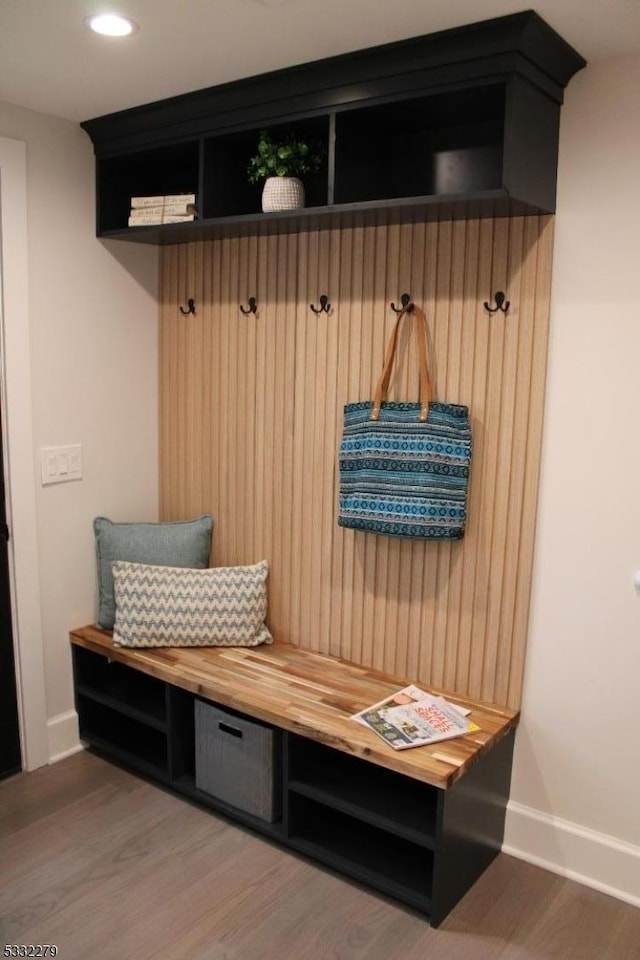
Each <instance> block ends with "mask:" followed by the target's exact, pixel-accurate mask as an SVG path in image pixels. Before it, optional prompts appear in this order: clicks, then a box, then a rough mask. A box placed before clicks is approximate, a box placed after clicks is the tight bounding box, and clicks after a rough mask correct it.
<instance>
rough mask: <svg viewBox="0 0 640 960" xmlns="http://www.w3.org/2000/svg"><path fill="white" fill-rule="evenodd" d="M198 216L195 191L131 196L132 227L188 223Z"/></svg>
mask: <svg viewBox="0 0 640 960" xmlns="http://www.w3.org/2000/svg"><path fill="white" fill-rule="evenodd" d="M196 216H197V210H196V195H195V193H174V194H169V195H168V196H165V197H131V212H130V213H129V226H130V227H149V226H154V225H157V224H159V223H188V222H189V221H190V220H195V219H196Z"/></svg>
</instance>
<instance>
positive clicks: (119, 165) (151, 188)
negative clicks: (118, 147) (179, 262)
mask: <svg viewBox="0 0 640 960" xmlns="http://www.w3.org/2000/svg"><path fill="white" fill-rule="evenodd" d="M199 172H200V143H199V141H198V140H193V141H188V142H186V143H183V142H179V143H174V144H170V145H168V146H165V147H157V148H155V149H153V150H143V151H141V152H139V153H137V152H136V153H125V154H122V155H121V156H114V157H108V158H106V157H105V158H104V159H103V160H102V161H101V163H100V166H99V169H98V177H97V208H98V232H105V231H111V230H123V229H130V230H131V232H132V233H135V231H136V230H142V231H144V230H145V229H146V228H145V227H132V228H128V227H127V222H128V219H129V212H130V208H131V198H132V197H136V196H167V195H170V194H179V193H193V194H196V201H197V200H198V188H199ZM173 226H175V225H174V224H169V225H168V229H169V230H170V229H171V228H172V227H173Z"/></svg>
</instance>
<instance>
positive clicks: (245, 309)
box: [238, 297, 258, 317]
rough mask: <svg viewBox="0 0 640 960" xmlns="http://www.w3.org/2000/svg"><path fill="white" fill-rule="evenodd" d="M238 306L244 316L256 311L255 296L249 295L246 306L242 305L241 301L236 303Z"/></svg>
mask: <svg viewBox="0 0 640 960" xmlns="http://www.w3.org/2000/svg"><path fill="white" fill-rule="evenodd" d="M238 306H239V307H240V310H241V311H242V313H244V315H245V317H248V316H249V314H250V313H256V312H257V310H258V304H257V303H256V298H255V297H249V306H248V307H243V306H242V304H241V303H240V304H238Z"/></svg>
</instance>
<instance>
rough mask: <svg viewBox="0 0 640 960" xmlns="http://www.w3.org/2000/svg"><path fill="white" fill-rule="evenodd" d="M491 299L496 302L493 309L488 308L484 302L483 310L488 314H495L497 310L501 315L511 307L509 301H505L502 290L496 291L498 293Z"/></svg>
mask: <svg viewBox="0 0 640 960" xmlns="http://www.w3.org/2000/svg"><path fill="white" fill-rule="evenodd" d="M493 299H494V300H495V302H496V305H495V307H490V306H489V304H488V303H487V301H486V300H485V302H484V308H485V310H488V312H489V313H497V311H498V310H501V311H502V313H506V312H507V310H508V309H509V307H510V306H511V303H510V302H509V300H507V301H505V298H504V293H503V292H502V290H498V292H497V293H495V294H494V295H493Z"/></svg>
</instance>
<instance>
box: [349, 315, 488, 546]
mask: <svg viewBox="0 0 640 960" xmlns="http://www.w3.org/2000/svg"><path fill="white" fill-rule="evenodd" d="M406 316H411V317H412V318H413V326H414V332H415V342H416V344H417V351H418V361H419V371H420V402H419V403H398V402H395V401H389V400H387V393H388V389H389V382H390V380H391V372H392V368H393V362H394V359H395V355H396V349H397V345H398V332H399V330H400V324H401V323H402V321H403V319H404V317H406ZM471 447H472V443H471V428H470V426H469V412H468V409H467V407H465V406H462V405H460V404H455V403H440V402H437V401H432V400H431V384H430V382H429V372H428V368H427V347H426V329H425V316H424V313H423V311H422V310H421V309H420V308H419V307H417V306H415V304H409V305H408V306H407V307H405V308H404V309H403V310H402V312H401V313H400V316H399V317H398V321H397V323H396V325H395V327H394V330H393V333H392V335H391V337H390V339H389V343H388V345H387V350H386V355H385V360H384V366H383V369H382V374H381V376H380V379H379V381H378V386H377V388H376V392H375V396H374V399H373V400H367V401H363V402H362V403H348V404H347V405H346V406H345V408H344V429H343V435H342V442H341V444H340V457H339V466H340V505H339V514H338V524H339V525H340V526H341V527H351V528H352V529H354V530H365V531H369V532H371V533H378V534H384V535H386V536H391V537H406V538H409V539H415V540H431V539H433V540H459V539H460V538H461V537H463V536H464V529H465V523H466V518H467V487H468V483H469V468H470V465H471Z"/></svg>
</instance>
